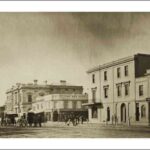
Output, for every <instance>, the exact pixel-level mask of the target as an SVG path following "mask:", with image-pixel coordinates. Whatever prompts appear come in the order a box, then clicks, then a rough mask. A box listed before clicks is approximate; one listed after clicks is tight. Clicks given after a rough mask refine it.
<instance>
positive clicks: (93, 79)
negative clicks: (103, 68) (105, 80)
mask: <svg viewBox="0 0 150 150" xmlns="http://www.w3.org/2000/svg"><path fill="white" fill-rule="evenodd" d="M92 83H95V74H92Z"/></svg>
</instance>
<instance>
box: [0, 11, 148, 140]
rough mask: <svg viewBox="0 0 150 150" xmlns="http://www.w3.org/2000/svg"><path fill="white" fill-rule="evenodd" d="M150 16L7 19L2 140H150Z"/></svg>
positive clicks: (0, 31)
mask: <svg viewBox="0 0 150 150" xmlns="http://www.w3.org/2000/svg"><path fill="white" fill-rule="evenodd" d="M149 28H150V13H149V12H0V79H1V80H0V139H3V138H150V44H149V43H150V30H149Z"/></svg>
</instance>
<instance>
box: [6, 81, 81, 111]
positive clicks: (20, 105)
mask: <svg viewBox="0 0 150 150" xmlns="http://www.w3.org/2000/svg"><path fill="white" fill-rule="evenodd" d="M82 92H83V87H82V86H73V85H68V84H67V83H66V81H64V80H61V81H60V83H59V84H49V85H48V84H47V82H45V83H44V84H38V82H37V80H34V83H29V84H21V83H17V84H16V86H12V88H11V89H9V90H7V92H6V94H7V100H6V113H7V114H19V113H20V114H23V113H27V112H28V111H29V110H31V109H32V104H33V103H34V102H35V101H36V98H37V97H39V96H40V97H44V96H45V95H49V94H82Z"/></svg>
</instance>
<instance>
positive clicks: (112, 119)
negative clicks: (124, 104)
mask: <svg viewBox="0 0 150 150" xmlns="http://www.w3.org/2000/svg"><path fill="white" fill-rule="evenodd" d="M111 121H112V125H113V124H114V115H112V116H111Z"/></svg>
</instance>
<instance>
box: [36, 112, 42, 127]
mask: <svg viewBox="0 0 150 150" xmlns="http://www.w3.org/2000/svg"><path fill="white" fill-rule="evenodd" d="M37 122H38V124H39V127H42V116H41V115H40V114H38V116H37Z"/></svg>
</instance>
